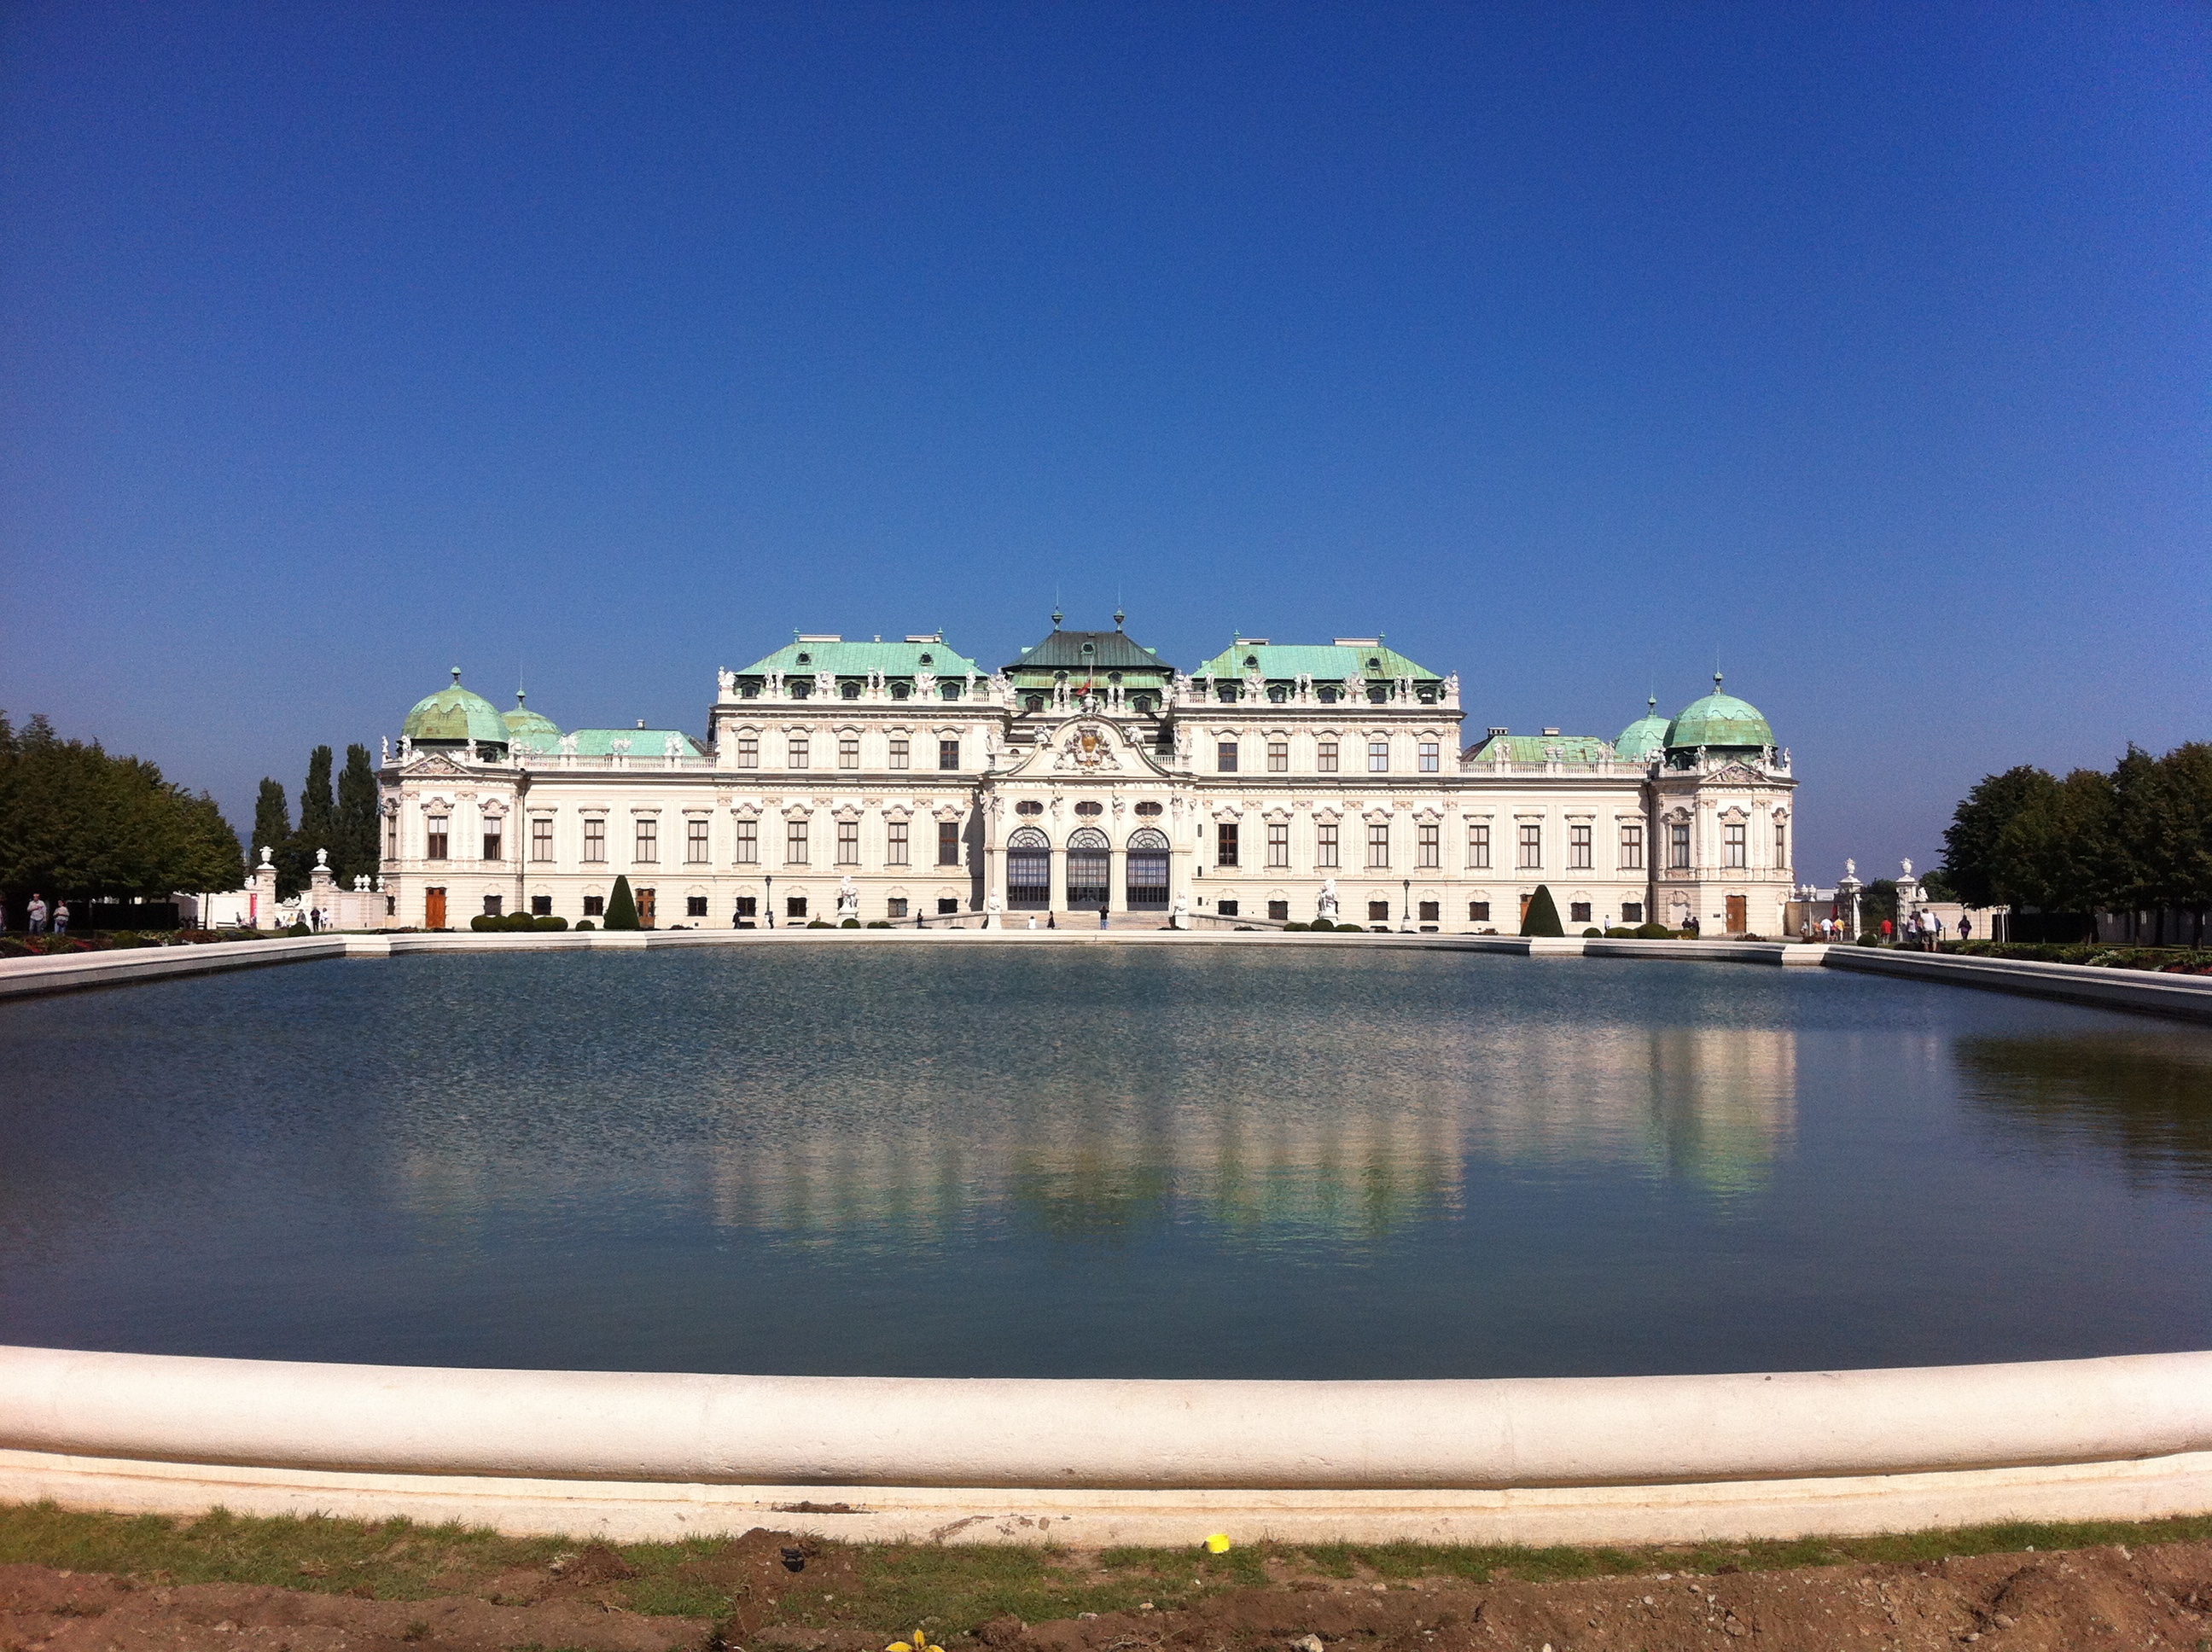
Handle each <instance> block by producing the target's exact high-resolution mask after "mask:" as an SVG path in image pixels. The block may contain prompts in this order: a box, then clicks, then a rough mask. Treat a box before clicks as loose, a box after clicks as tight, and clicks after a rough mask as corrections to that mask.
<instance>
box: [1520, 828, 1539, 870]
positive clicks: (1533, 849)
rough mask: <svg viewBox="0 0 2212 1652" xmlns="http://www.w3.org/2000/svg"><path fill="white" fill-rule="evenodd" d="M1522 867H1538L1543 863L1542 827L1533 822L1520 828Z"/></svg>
mask: <svg viewBox="0 0 2212 1652" xmlns="http://www.w3.org/2000/svg"><path fill="white" fill-rule="evenodd" d="M1520 864H1521V865H1522V866H1523V867H1524V868H1530V869H1534V868H1541V866H1542V865H1543V864H1544V829H1543V828H1542V827H1541V826H1540V825H1538V824H1536V823H1534V822H1531V823H1528V824H1527V825H1524V826H1523V827H1522V829H1521V861H1520Z"/></svg>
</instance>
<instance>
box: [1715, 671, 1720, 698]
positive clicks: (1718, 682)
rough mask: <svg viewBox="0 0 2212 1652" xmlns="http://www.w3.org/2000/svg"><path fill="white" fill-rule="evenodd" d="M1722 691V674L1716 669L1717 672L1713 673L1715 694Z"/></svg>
mask: <svg viewBox="0 0 2212 1652" xmlns="http://www.w3.org/2000/svg"><path fill="white" fill-rule="evenodd" d="M1720 691H1721V674H1720V673H1719V672H1718V671H1715V672H1714V673H1713V692H1714V693H1715V694H1718V693H1719V692H1720Z"/></svg>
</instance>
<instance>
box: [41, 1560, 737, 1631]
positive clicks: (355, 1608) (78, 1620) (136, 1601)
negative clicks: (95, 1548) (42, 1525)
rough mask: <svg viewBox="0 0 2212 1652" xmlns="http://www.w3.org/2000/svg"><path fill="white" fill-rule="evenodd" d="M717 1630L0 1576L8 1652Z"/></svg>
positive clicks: (550, 1610) (187, 1586)
mask: <svg viewBox="0 0 2212 1652" xmlns="http://www.w3.org/2000/svg"><path fill="white" fill-rule="evenodd" d="M713 1643H714V1625H712V1624H710V1623H708V1622H706V1621H705V1620H704V1619H694V1618H643V1617H639V1616H638V1615H636V1614H635V1613H628V1612H611V1611H609V1610H607V1609H606V1608H605V1607H604V1606H596V1605H592V1604H589V1603H587V1602H585V1601H581V1600H539V1601H535V1602H532V1603H530V1604H526V1605H513V1604H502V1603H499V1602H495V1601H491V1600H479V1599H477V1598H475V1597H473V1596H467V1595H447V1596H443V1597H441V1598H440V1599H438V1600H361V1599H359V1598H357V1597H356V1596H353V1595H349V1594H301V1592H299V1591H297V1590H295V1589H280V1588H266V1587H264V1586H262V1585H259V1584H249V1583H183V1584H175V1585H171V1586H167V1587H162V1588H154V1587H142V1586H138V1585H134V1584H133V1583H131V1582H130V1581H129V1580H128V1579H125V1578H120V1577H114V1576H108V1575H106V1574H105V1573H96V1572H77V1573H74V1574H73V1573H70V1572H66V1571H56V1570H52V1569H51V1568H49V1567H46V1566H20V1565H9V1566H0V1652H30V1649H39V1652H155V1649H160V1652H416V1649H420V1648H423V1647H440V1648H455V1649H462V1652H503V1649H506V1648H510V1647H530V1646H538V1647H562V1648H569V1647H574V1648H576V1649H578V1652H671V1649H673V1652H708V1649H709V1648H710V1647H711V1646H712V1645H713Z"/></svg>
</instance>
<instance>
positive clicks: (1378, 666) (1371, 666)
mask: <svg viewBox="0 0 2212 1652" xmlns="http://www.w3.org/2000/svg"><path fill="white" fill-rule="evenodd" d="M800 658H802V659H804V658H805V656H804V655H801V656H800ZM1367 669H1368V670H1369V671H1381V670H1382V669H1383V662H1382V661H1381V660H1379V659H1370V660H1369V661H1368V662H1367Z"/></svg>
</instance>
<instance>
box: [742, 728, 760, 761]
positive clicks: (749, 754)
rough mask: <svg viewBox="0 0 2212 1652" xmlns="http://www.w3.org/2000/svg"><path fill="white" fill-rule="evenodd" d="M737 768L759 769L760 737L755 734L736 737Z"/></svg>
mask: <svg viewBox="0 0 2212 1652" xmlns="http://www.w3.org/2000/svg"><path fill="white" fill-rule="evenodd" d="M759 767H760V736H758V735H757V734H740V735H739V736H738V768H759Z"/></svg>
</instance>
